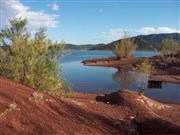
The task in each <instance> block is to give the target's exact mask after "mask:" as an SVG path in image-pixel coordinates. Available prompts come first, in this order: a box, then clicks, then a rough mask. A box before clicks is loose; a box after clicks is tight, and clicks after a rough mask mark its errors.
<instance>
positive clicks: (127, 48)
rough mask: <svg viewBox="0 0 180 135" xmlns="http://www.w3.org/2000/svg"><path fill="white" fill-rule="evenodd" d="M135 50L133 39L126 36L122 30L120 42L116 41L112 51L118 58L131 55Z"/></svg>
mask: <svg viewBox="0 0 180 135" xmlns="http://www.w3.org/2000/svg"><path fill="white" fill-rule="evenodd" d="M135 50H136V45H135V43H134V40H133V39H131V38H129V37H128V36H127V33H126V32H124V36H123V39H122V40H121V42H120V43H116V45H115V47H114V48H113V53H114V54H115V55H116V56H117V57H118V58H119V59H123V58H129V57H131V56H132V55H133V53H134V52H135Z"/></svg>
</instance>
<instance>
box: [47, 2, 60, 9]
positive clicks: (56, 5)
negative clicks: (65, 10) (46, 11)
mask: <svg viewBox="0 0 180 135" xmlns="http://www.w3.org/2000/svg"><path fill="white" fill-rule="evenodd" d="M47 6H48V7H51V9H52V10H59V6H58V4H56V3H54V4H48V5H47Z"/></svg>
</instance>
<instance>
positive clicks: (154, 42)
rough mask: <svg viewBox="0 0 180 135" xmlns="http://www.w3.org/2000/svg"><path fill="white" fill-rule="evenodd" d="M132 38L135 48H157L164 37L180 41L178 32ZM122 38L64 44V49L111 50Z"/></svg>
mask: <svg viewBox="0 0 180 135" xmlns="http://www.w3.org/2000/svg"><path fill="white" fill-rule="evenodd" d="M131 38H132V39H134V42H135V44H136V45H137V50H159V49H160V43H161V42H162V41H163V40H164V39H173V40H175V41H177V42H180V33H161V34H149V35H138V36H134V37H131ZM121 40H122V39H119V40H116V41H113V42H110V43H107V44H103V43H99V44H85V45H75V44H66V45H65V49H66V50H68V49H72V50H112V48H113V47H114V46H115V44H116V43H118V42H121Z"/></svg>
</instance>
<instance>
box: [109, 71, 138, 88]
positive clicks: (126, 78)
mask: <svg viewBox="0 0 180 135" xmlns="http://www.w3.org/2000/svg"><path fill="white" fill-rule="evenodd" d="M112 79H113V81H115V82H117V83H119V84H121V88H127V89H131V84H132V82H134V79H135V78H134V76H133V74H132V72H130V71H127V70H125V69H121V68H119V69H118V70H117V72H115V73H114V74H112Z"/></svg>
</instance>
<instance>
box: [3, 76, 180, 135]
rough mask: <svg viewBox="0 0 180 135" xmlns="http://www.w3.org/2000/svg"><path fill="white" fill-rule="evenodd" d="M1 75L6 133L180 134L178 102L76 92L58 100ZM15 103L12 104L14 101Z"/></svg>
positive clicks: (128, 94) (134, 95)
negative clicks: (165, 102)
mask: <svg viewBox="0 0 180 135" xmlns="http://www.w3.org/2000/svg"><path fill="white" fill-rule="evenodd" d="M34 92H36V90H34V89H32V88H30V87H27V86H24V85H22V84H19V83H17V82H14V81H11V80H9V79H6V78H5V77H1V76H0V133H1V134H2V135H6V134H7V135H21V134H28V135H179V134H180V119H179V118H180V116H179V115H180V114H179V111H180V105H174V104H162V103H159V102H156V101H153V100H151V99H149V98H147V97H144V96H139V95H138V94H137V93H136V92H132V91H129V90H120V91H117V92H115V93H112V94H109V95H96V94H82V93H74V92H73V93H72V94H73V96H72V97H71V98H57V97H54V96H51V95H48V94H46V93H42V94H43V99H41V100H37V99H35V96H33V93H34ZM13 102H14V103H16V104H17V107H14V108H13V107H11V108H10V107H8V106H9V105H10V104H12V103H13Z"/></svg>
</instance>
